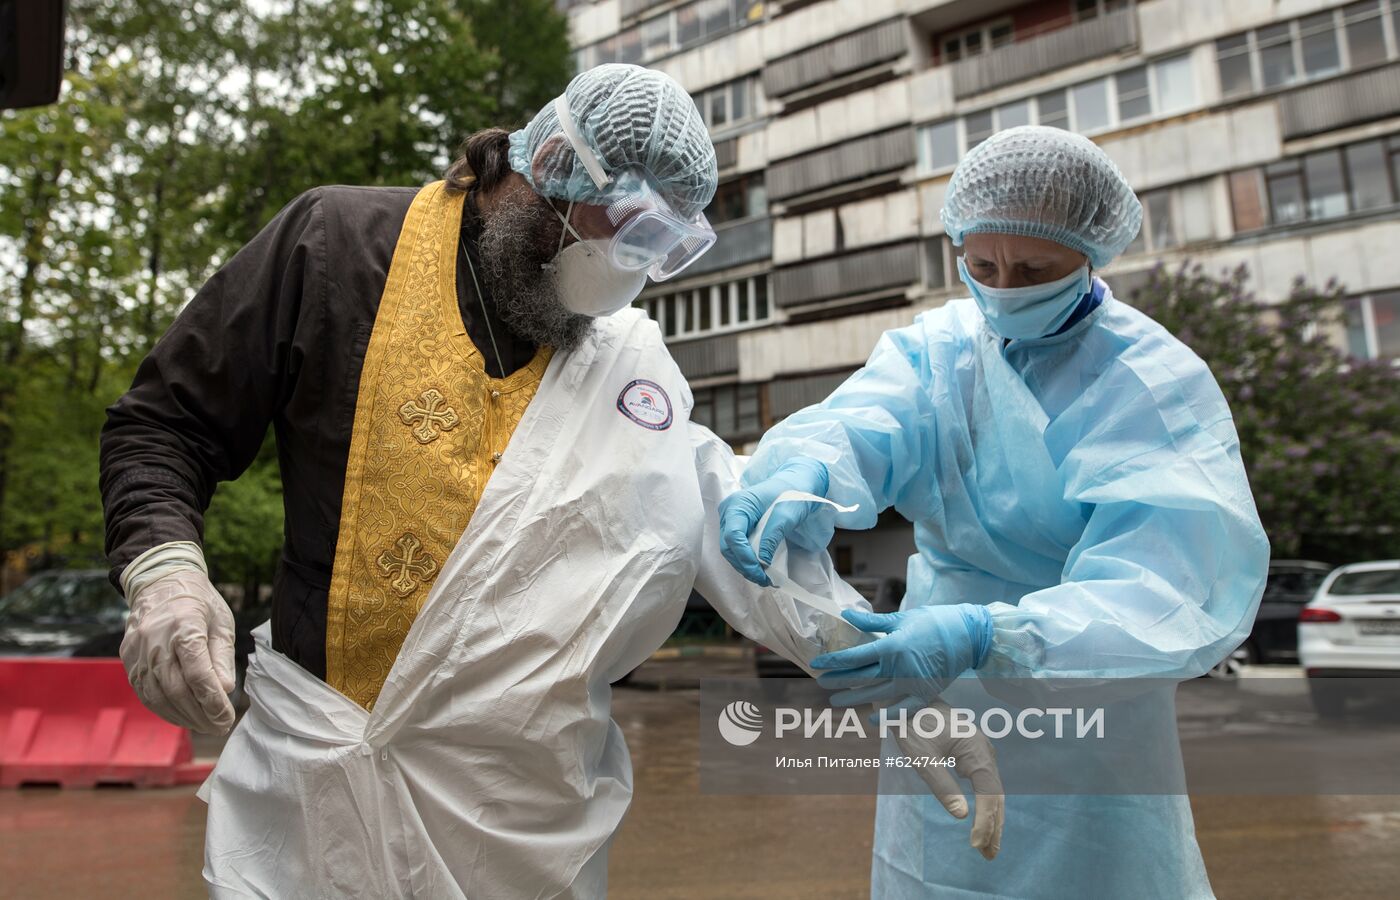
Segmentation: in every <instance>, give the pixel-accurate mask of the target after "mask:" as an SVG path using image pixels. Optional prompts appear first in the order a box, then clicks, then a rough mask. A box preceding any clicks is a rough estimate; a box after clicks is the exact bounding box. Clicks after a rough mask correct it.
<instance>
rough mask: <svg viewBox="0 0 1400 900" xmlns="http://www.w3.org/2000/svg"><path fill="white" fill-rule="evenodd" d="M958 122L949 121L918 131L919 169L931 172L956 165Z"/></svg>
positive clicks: (954, 120) (955, 120)
mask: <svg viewBox="0 0 1400 900" xmlns="http://www.w3.org/2000/svg"><path fill="white" fill-rule="evenodd" d="M959 155H960V154H959V152H958V120H957V119H949V120H948V121H946V122H939V123H937V124H935V125H930V126H929V127H927V128H923V129H920V130H919V167H920V168H922V169H924V170H926V171H931V170H934V169H946V168H948V167H949V166H955V165H957V164H958V156H959Z"/></svg>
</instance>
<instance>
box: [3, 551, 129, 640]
mask: <svg viewBox="0 0 1400 900" xmlns="http://www.w3.org/2000/svg"><path fill="white" fill-rule="evenodd" d="M126 616H127V608H126V601H125V600H123V599H122V595H121V594H120V593H118V592H117V589H116V588H114V587H112V583H111V582H110V581H108V580H107V573H106V571H103V570H97V569H88V570H74V571H55V572H40V573H39V574H37V575H34V576H32V577H31V578H30V579H29V580H28V581H26V582H25V583H24V584H22V585H20V586H19V587H17V588H15V589H14V590H13V591H10V592H9V593H8V594H6V595H5V596H3V597H0V655H4V656H116V655H117V650H118V648H119V647H120V646H121V639H122V631H123V629H124V628H125V627H126Z"/></svg>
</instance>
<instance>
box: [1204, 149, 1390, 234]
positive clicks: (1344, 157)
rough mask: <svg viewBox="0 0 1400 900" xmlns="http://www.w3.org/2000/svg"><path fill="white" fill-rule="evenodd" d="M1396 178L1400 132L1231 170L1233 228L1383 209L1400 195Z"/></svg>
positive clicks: (1263, 225) (1329, 217)
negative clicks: (1232, 172) (1399, 134)
mask: <svg viewBox="0 0 1400 900" xmlns="http://www.w3.org/2000/svg"><path fill="white" fill-rule="evenodd" d="M1261 178H1262V184H1263V191H1264V192H1263V194H1262V195H1261V194H1260V192H1259V188H1260V181H1261ZM1397 184H1400V136H1392V137H1390V138H1377V139H1373V140H1369V141H1359V142H1357V143H1355V144H1349V145H1347V146H1345V147H1340V148H1333V149H1329V150H1319V151H1317V152H1315V153H1309V154H1307V155H1306V156H1302V157H1294V158H1291V159H1283V160H1279V161H1278V162H1274V163H1270V164H1269V165H1267V166H1264V167H1262V168H1257V169H1246V170H1244V171H1242V172H1235V173H1234V174H1232V175H1231V176H1230V201H1231V203H1232V205H1233V206H1234V217H1235V229H1236V230H1237V231H1251V230H1253V229H1257V228H1264V227H1267V226H1269V225H1287V224H1290V223H1293V222H1303V221H1310V220H1324V219H1333V218H1337V217H1339V216H1345V215H1348V214H1351V213H1356V212H1364V211H1366V210H1373V209H1383V208H1385V207H1389V206H1392V205H1394V204H1395V203H1396V202H1397V200H1400V194H1397ZM1265 198H1266V199H1265Z"/></svg>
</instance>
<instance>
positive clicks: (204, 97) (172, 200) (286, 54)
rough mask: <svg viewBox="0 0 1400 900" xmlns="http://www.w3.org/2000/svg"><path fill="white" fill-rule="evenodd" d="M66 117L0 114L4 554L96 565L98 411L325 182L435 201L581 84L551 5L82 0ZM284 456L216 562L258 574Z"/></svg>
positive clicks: (210, 537) (423, 0)
mask: <svg viewBox="0 0 1400 900" xmlns="http://www.w3.org/2000/svg"><path fill="white" fill-rule="evenodd" d="M68 35H69V39H68V50H69V59H68V60H67V62H66V70H67V73H68V74H67V77H66V79H65V86H64V91H63V94H62V96H61V98H60V101H59V102H58V103H57V104H55V105H53V106H50V107H47V108H43V109H37V110H21V111H8V112H0V550H4V551H8V550H13V549H15V548H18V547H22V546H23V547H33V546H35V545H38V546H39V547H40V548H41V549H42V550H43V551H46V552H47V554H48V555H49V556H50V557H52V558H58V557H63V558H67V559H70V560H72V561H74V562H81V563H83V564H90V563H91V561H92V560H90V559H87V560H84V559H82V557H84V556H90V555H93V554H97V553H100V548H101V542H102V535H101V509H100V502H99V498H98V494H97V489H96V483H97V446H96V438H97V434H98V431H99V429H100V428H101V425H102V422H103V419H104V415H103V410H104V409H105V407H106V406H107V405H108V404H109V403H110V402H111V401H112V400H113V399H115V398H116V396H118V395H119V394H120V393H121V392H122V391H123V390H125V388H126V387H127V385H128V384H129V383H130V380H131V377H132V374H133V372H134V370H135V367H136V364H137V363H138V362H139V360H140V359H141V357H142V356H144V355H145V353H146V352H147V351H148V350H149V348H150V346H151V345H152V343H153V342H154V341H155V340H156V338H157V337H158V336H159V335H160V334H161V333H163V332H164V330H165V328H166V327H167V326H168V324H169V322H170V321H171V320H172V319H173V318H174V316H175V315H176V314H177V313H178V311H179V310H180V308H181V307H182V306H183V305H184V303H185V302H187V301H188V299H189V298H190V297H191V296H192V295H193V293H194V292H195V290H196V289H197V288H198V287H199V285H200V284H201V283H202V282H203V281H204V280H205V279H206V278H207V277H208V276H209V275H210V274H211V273H212V271H213V269H214V267H215V266H216V265H218V264H219V263H220V262H221V261H222V260H224V259H226V258H227V257H228V256H230V255H231V254H232V253H233V252H234V251H235V250H236V249H237V248H238V247H239V246H240V245H241V244H243V243H245V242H246V241H247V240H248V239H249V238H251V237H252V235H253V234H254V233H255V232H256V231H257V230H258V229H259V228H261V227H262V226H263V225H264V224H265V223H266V222H267V220H268V219H269V218H271V216H272V215H273V214H274V213H275V212H276V210H277V209H278V208H280V207H281V206H282V205H284V204H285V203H286V202H287V201H288V200H289V199H291V198H292V197H294V196H295V195H296V194H298V193H300V192H301V191H304V190H306V189H307V188H310V187H313V186H315V185H320V184H336V183H352V184H371V185H372V184H402V185H413V184H421V183H425V182H427V181H429V180H432V179H433V178H436V177H438V176H439V174H440V173H441V171H442V170H443V168H444V167H445V166H446V163H447V162H448V161H449V159H450V158H451V156H452V154H453V151H454V150H455V148H456V146H457V145H458V143H459V142H460V141H461V140H462V139H463V138H464V137H465V136H466V135H468V134H470V133H471V132H473V131H476V130H478V129H480V128H483V127H487V126H489V125H497V124H499V125H511V124H514V123H518V122H520V121H523V120H524V119H525V118H526V117H527V116H528V115H531V114H533V112H534V110H535V109H537V108H538V107H539V106H541V105H542V104H544V103H545V102H547V101H548V100H549V99H550V98H552V97H553V96H555V95H556V94H557V93H558V92H559V91H560V90H562V89H563V86H564V84H565V82H566V80H567V77H568V74H569V56H568V45H567V38H566V25H565V20H564V17H563V16H562V15H560V14H559V13H558V12H556V11H555V10H554V9H553V7H552V5H551V4H550V2H549V0H521V2H518V3H512V2H506V0H284V2H277V3H267V2H261V0H260V2H256V3H254V2H251V0H139V2H138V0H70V2H69V23H68ZM280 490H281V489H280V484H279V482H278V475H277V467H276V458H275V453H274V452H273V445H272V442H271V441H270V440H269V442H268V444H267V446H266V447H265V448H264V451H263V453H261V454H260V455H259V457H258V459H257V461H256V462H255V463H254V464H253V466H252V467H250V469H249V471H248V472H247V473H245V475H244V477H243V478H241V479H240V480H239V481H237V482H235V483H233V484H230V485H224V486H222V487H221V488H220V490H219V492H218V493H217V494H216V496H215V499H214V502H213V505H212V507H211V510H210V512H209V515H208V517H207V520H206V521H207V523H208V533H207V535H206V548H205V549H206V553H207V555H208V556H209V558H210V561H211V565H212V566H214V568H215V569H216V574H217V576H218V577H219V578H221V579H226V580H231V581H239V582H243V583H245V584H254V583H256V582H257V581H259V580H265V579H266V578H267V577H268V576H269V575H270V572H271V567H272V566H273V565H274V564H275V561H276V554H277V551H278V548H279V547H280V544H281V494H280Z"/></svg>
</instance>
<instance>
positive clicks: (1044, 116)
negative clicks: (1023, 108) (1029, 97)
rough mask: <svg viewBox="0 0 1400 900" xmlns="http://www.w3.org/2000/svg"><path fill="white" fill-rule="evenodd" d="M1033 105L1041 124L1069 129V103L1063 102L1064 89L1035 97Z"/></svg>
mask: <svg viewBox="0 0 1400 900" xmlns="http://www.w3.org/2000/svg"><path fill="white" fill-rule="evenodd" d="M1035 105H1036V110H1037V112H1038V113H1039V119H1040V124H1041V125H1046V126H1049V127H1050V128H1062V129H1064V130H1065V131H1068V130H1069V105H1068V104H1067V103H1065V92H1064V91H1051V92H1050V93H1048V94H1041V95H1040V96H1039V97H1036V98H1035Z"/></svg>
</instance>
